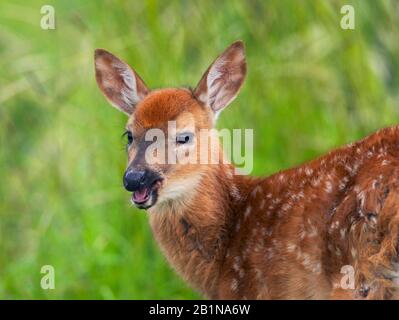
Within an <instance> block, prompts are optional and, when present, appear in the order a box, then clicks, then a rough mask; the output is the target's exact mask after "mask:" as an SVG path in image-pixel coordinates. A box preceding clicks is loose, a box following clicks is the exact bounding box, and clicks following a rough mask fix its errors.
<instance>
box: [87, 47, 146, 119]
mask: <svg viewBox="0 0 399 320" xmlns="http://www.w3.org/2000/svg"><path fill="white" fill-rule="evenodd" d="M94 60H95V67H96V80H97V84H98V86H99V87H100V89H101V91H102V92H103V94H104V95H105V97H106V98H107V100H108V101H109V102H110V103H111V104H112V105H113V106H114V107H116V108H117V109H119V110H121V111H122V112H124V113H127V114H129V115H130V114H132V112H133V110H134V107H135V106H136V105H137V103H139V102H140V101H141V100H142V99H143V98H144V97H145V96H146V95H147V93H148V92H149V90H148V88H147V86H146V85H145V83H144V81H143V80H142V79H141V78H140V77H139V75H138V74H137V73H136V72H135V71H134V70H133V69H132V68H130V67H129V65H128V64H127V63H125V62H123V61H122V60H120V59H118V58H117V57H115V56H114V55H113V54H111V53H109V52H108V51H105V50H103V49H97V50H96V51H95V54H94Z"/></svg>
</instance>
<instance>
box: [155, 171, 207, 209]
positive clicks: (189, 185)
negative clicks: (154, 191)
mask: <svg viewBox="0 0 399 320" xmlns="http://www.w3.org/2000/svg"><path fill="white" fill-rule="evenodd" d="M200 180H201V174H196V175H193V176H190V177H185V178H180V179H176V180H173V181H170V182H169V181H168V182H167V183H166V184H165V186H164V187H163V188H162V190H161V191H160V193H159V196H158V201H157V202H158V203H162V202H165V201H172V200H183V199H184V197H191V196H192V195H193V193H194V191H195V189H196V187H197V186H198V184H199V182H200Z"/></svg>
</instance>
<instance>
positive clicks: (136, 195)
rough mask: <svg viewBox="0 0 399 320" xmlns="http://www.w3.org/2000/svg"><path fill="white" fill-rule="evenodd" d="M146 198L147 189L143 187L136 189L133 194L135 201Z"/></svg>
mask: <svg viewBox="0 0 399 320" xmlns="http://www.w3.org/2000/svg"><path fill="white" fill-rule="evenodd" d="M147 198H148V189H147V188H144V189H141V190H137V191H135V192H134V194H133V200H134V201H136V202H144V201H146V200H147Z"/></svg>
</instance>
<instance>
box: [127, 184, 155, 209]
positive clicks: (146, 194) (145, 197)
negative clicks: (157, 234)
mask: <svg viewBox="0 0 399 320" xmlns="http://www.w3.org/2000/svg"><path fill="white" fill-rule="evenodd" d="M161 185H162V180H156V181H154V182H153V183H152V184H151V185H150V186H142V187H140V188H139V189H138V190H136V191H134V193H133V195H132V201H133V203H134V204H135V205H136V206H137V207H139V208H141V209H148V208H149V207H151V206H152V205H154V204H155V201H156V197H157V191H158V189H159V187H160V186H161Z"/></svg>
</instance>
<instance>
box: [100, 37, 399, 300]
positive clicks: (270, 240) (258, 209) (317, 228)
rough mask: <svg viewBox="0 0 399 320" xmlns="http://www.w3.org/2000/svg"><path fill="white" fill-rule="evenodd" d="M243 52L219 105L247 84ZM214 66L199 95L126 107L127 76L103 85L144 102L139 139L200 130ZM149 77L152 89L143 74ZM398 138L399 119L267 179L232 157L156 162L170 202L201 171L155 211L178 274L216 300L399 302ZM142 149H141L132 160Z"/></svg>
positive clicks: (159, 95) (162, 96)
mask: <svg viewBox="0 0 399 320" xmlns="http://www.w3.org/2000/svg"><path fill="white" fill-rule="evenodd" d="M231 50H233V51H231ZM242 50H243V47H242V44H240V43H235V44H233V45H232V46H231V47H229V48H228V49H227V50H226V52H227V53H228V55H227V56H228V57H230V58H229V59H230V60H228V61H227V60H226V59H225V60H226V64H227V66H226V64H222V62H223V59H222V60H216V63H217V64H218V65H220V66H221V67H220V70H222V71H223V70H224V69H226V70H227V71H226V72H227V73H226V74H227V75H228V74H229V72H230V71H231V70H232V72H233V74H234V77H233V78H234V81H231V82H229V77H228V76H226V74H224V77H221V78H218V79H217V80H218V81H219V82H216V84H217V85H220V81H221V82H226V83H227V84H228V85H227V86H226V87H227V89H228V90H230V91H226V92H227V93H226V92H224V95H223V96H222V98H220V96H218V93H219V92H218V91H217V90H216V89H217V88H216V89H215V88H212V90H213V91H212V94H213V95H214V96H213V97H212V99H214V98H215V97H216V98H218V97H219V98H220V99H219V100H217V99H216V98H215V101H216V102H215V104H214V108H215V109H214V110H213V111H218V110H219V109H218V108H222V107H224V105H225V103H227V102H226V101H231V99H232V98H234V95H235V94H236V93H237V92H238V89H239V87H240V86H241V84H242V81H243V78H242V76H243V74H240V72H244V71H245V66H244V65H243V64H245V61H243V51H242ZM104 55H105V56H106V57H107V59H108V57H109V54H108V53H103V51H100V54H98V56H99V57H100V58H99V59H100V60H99V61H98V62H97V65H98V70H97V73H98V74H99V75H98V77H97V80H98V81H101V79H103V78H107V75H102V72H103V70H108V69H107V68H108V67H107V66H108V60H106V62H105V63H103V62H101V59H102V57H103V56H104ZM232 55H233V57H231V56H232ZM222 58H223V55H222ZM118 61H119V60H117V63H118V68H119V67H120V64H119V62H118ZM232 61H235V62H234V63H233V62H232ZM103 65H105V67H104V66H103ZM111 65H112V64H111ZM118 70H119V69H118ZM209 70H210V69H208V71H207V72H206V76H204V77H203V78H202V80H201V82H200V84H199V86H198V87H197V90H196V91H195V92H197V91H199V93H197V94H194V95H193V94H192V93H191V92H190V91H189V90H187V89H163V90H158V91H154V92H152V93H150V94H148V95H146V97H145V98H144V99H143V100H142V101H141V102H140V103H139V104H138V105H137V107H135V106H132V105H129V104H128V105H127V106H126V105H125V104H126V103H128V102H130V101H129V99H127V100H126V99H125V98H124V96H122V95H120V94H119V95H116V98H114V96H112V95H110V94H109V92H115V90H114V89H115V88H119V87H120V86H121V85H124V83H122V82H121V81H120V80H119V78H118V76H109V77H108V78H110V79H117V80H118V81H116V82H115V86H112V83H109V82H107V83H105V84H103V83H99V86H100V88H102V89H103V88H106V89H107V88H111V89H110V90H108V89H107V90H104V89H103V92H104V94H105V95H106V96H107V98H108V99H110V100H111V102H113V103H114V105H116V106H117V107H118V108H120V109H122V110H123V111H125V112H126V110H133V111H131V112H130V114H131V116H130V119H129V122H128V125H127V128H128V130H130V131H131V132H133V134H134V135H135V136H143V135H144V133H145V132H146V130H148V129H150V128H162V129H163V130H165V127H166V122H167V121H168V120H177V122H178V126H179V125H182V124H184V123H185V122H186V121H187V117H188V116H187V114H191V115H193V116H194V118H195V130H196V132H197V131H198V130H199V129H204V128H211V127H212V123H213V120H214V119H213V115H212V111H211V108H208V107H207V106H205V104H204V103H203V102H202V101H201V102H200V100H201V99H199V98H198V96H201V97H202V99H206V97H207V96H206V90H208V89H207V86H208V85H209V83H208V82H210V81H208V78H207V75H208V73H209ZM104 72H108V71H104ZM212 72H213V73H212V76H215V72H214V70H212ZM216 75H217V73H216ZM124 81H125V82H126V80H124ZM204 81H208V82H207V83H205V82H204ZM121 83H122V84H121ZM139 84H140V86H141V89H140V88H138V89H140V90H141V92H146V90H147V89H146V88H145V87H143V83H142V82H141V80H140V81H139ZM125 87H126V86H125ZM126 88H128V86H127V87H126ZM126 88H125V89H126ZM198 88H199V89H198ZM204 90H205V91H204ZM120 100H123V104H122V105H120V103H119V101H120ZM205 101H206V100H205ZM208 101H209V100H208ZM212 101H213V100H212ZM398 142H399V127H392V128H388V129H382V130H380V131H378V132H377V133H375V134H372V135H370V136H369V137H367V138H365V139H363V140H361V141H358V142H356V143H352V144H350V145H348V146H345V147H342V148H340V149H337V150H335V151H332V152H330V153H329V154H327V155H326V156H323V157H321V158H319V159H316V160H314V161H311V162H309V163H305V164H303V165H301V166H298V167H296V168H293V169H289V170H285V171H282V172H280V173H277V174H274V175H272V176H270V177H266V178H251V177H247V176H240V175H234V174H233V173H234V168H233V167H232V166H231V165H226V164H223V163H219V164H216V165H190V164H187V165H182V164H175V165H170V164H166V165H164V166H160V167H155V166H154V167H153V168H152V169H153V170H156V171H159V172H160V174H162V175H163V178H164V184H163V186H162V188H161V189H160V196H161V198H162V194H163V193H164V192H165V190H166V189H167V188H168V187H169V188H170V186H178V185H179V184H184V186H186V184H187V181H186V180H184V179H185V178H186V179H187V178H188V179H191V180H190V183H191V184H187V185H188V186H190V187H187V188H185V190H184V192H182V197H180V196H179V197H177V198H176V199H175V200H174V199H172V200H170V199H167V200H165V201H158V203H157V204H155V205H154V206H153V207H151V208H150V209H149V219H150V224H151V227H152V230H153V233H154V236H155V238H156V239H157V241H158V242H159V244H160V247H161V249H162V251H163V252H164V254H165V256H166V257H167V259H168V260H169V262H170V263H171V265H172V266H173V267H174V268H175V269H176V270H177V272H178V273H179V274H181V275H182V276H183V278H184V279H185V280H186V281H188V282H189V283H190V284H191V285H193V286H194V287H195V288H197V289H198V290H200V291H201V292H202V293H203V294H204V295H205V296H206V297H209V298H215V299H393V298H398V293H397V287H398V283H399V264H398V257H397V247H398V223H399V212H398V205H399V192H398V187H399V185H398V184H399V182H398V180H399V143H398ZM218 148H219V147H218ZM215 151H216V152H220V153H221V150H219V149H218V150H215ZM135 156H136V153H135V150H134V148H131V150H130V151H129V159H130V161H131V160H132V159H133V158H134V157H135ZM194 178H195V179H197V180H198V181H197V180H195V179H194ZM182 181H184V182H182ZM347 265H350V266H353V268H354V271H355V279H356V281H355V287H354V288H353V289H344V288H342V286H341V281H342V278H343V276H344V274H342V273H341V268H342V267H343V266H347Z"/></svg>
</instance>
